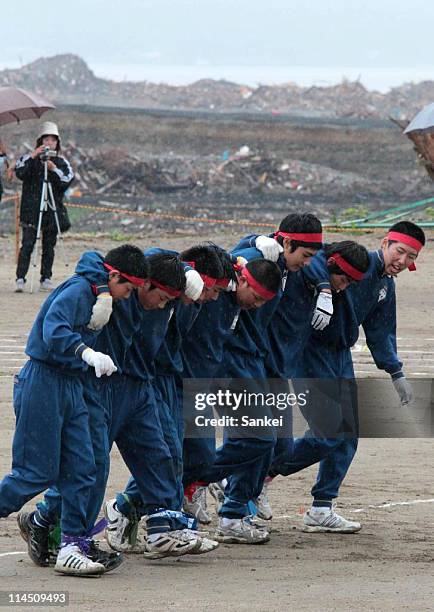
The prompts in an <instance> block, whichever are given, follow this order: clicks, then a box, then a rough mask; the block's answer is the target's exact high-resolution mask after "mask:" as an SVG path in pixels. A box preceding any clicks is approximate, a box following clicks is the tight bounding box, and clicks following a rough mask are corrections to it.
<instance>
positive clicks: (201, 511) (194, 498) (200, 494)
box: [183, 485, 211, 525]
mask: <svg viewBox="0 0 434 612" xmlns="http://www.w3.org/2000/svg"><path fill="white" fill-rule="evenodd" d="M207 488H208V487H205V486H202V485H198V486H196V487H195V490H194V491H193V493H192V494H191V496H190V494H188V495H184V503H183V509H184V512H188V513H189V514H192V515H193V516H194V517H196V518H197V520H198V521H199V523H203V524H204V525H208V523H211V517H210V515H209V513H208V507H207V499H206V492H207Z"/></svg>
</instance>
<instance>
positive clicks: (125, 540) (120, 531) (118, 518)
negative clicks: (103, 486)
mask: <svg viewBox="0 0 434 612" xmlns="http://www.w3.org/2000/svg"><path fill="white" fill-rule="evenodd" d="M104 515H105V518H106V520H107V527H106V530H105V538H106V540H107V543H108V545H109V546H110V548H112V549H113V550H116V551H118V552H125V553H133V554H139V553H143V552H144V551H145V550H146V546H145V541H146V534H145V533H142V532H143V527H141V525H142V523H141V522H140V521H138V520H134V519H130V518H128V517H127V516H125V515H124V514H122V512H119V510H118V509H117V506H116V499H110V500H109V501H108V502H106V503H105V505H104Z"/></svg>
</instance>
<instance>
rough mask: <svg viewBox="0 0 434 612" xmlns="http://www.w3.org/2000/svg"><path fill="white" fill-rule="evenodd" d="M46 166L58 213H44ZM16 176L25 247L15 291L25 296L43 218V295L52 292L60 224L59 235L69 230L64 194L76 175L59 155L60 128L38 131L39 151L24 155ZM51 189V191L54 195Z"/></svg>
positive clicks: (49, 209) (49, 125) (44, 127)
mask: <svg viewBox="0 0 434 612" xmlns="http://www.w3.org/2000/svg"><path fill="white" fill-rule="evenodd" d="M44 163H46V164H47V169H48V181H49V186H50V185H51V190H52V194H53V199H54V204H55V209H56V210H53V208H52V207H51V206H48V207H47V209H46V210H44V211H41V195H42V188H43V183H44ZM15 174H16V176H17V178H18V179H20V180H21V181H22V182H23V189H22V195H21V208H20V225H21V228H22V245H21V249H20V253H19V256H18V265H17V271H16V283H15V291H16V292H17V293H22V292H23V291H24V286H25V282H26V275H27V272H28V269H29V266H30V258H31V255H32V252H33V248H34V246H35V242H36V239H37V237H38V235H37V233H38V223H39V215H40V214H42V220H41V233H42V257H41V278H40V282H41V284H40V289H41V291H51V290H52V289H53V283H52V281H51V276H52V268H53V261H54V247H55V245H56V240H57V234H58V224H57V220H56V211H57V219H58V221H59V226H60V231H66V230H67V229H69V222H68V219H67V216H66V209H65V207H64V205H63V197H64V194H65V191H66V190H67V189H68V187H69V186H70V184H71V182H72V180H73V178H74V173H73V171H72V168H71V165H70V164H69V162H68V161H67V160H66V159H65V158H64V157H63V156H61V155H60V136H59V130H58V128H57V125H56V124H55V123H53V122H52V121H46V122H44V123H43V124H42V127H41V129H40V130H39V134H38V139H37V141H36V147H35V149H34V151H32V152H31V153H27V154H25V155H22V156H21V157H20V159H19V160H18V161H17V163H16V166H15ZM51 190H50V189H49V191H51Z"/></svg>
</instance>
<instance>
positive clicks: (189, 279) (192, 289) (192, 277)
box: [184, 270, 204, 300]
mask: <svg viewBox="0 0 434 612" xmlns="http://www.w3.org/2000/svg"><path fill="white" fill-rule="evenodd" d="M185 280H186V283H185V289H184V293H185V295H186V296H187V297H188V298H190V299H191V300H197V299H199V298H200V294H201V293H202V291H203V285H204V283H203V280H202V278H201V276H200V274H199V272H196V270H187V272H186V273H185Z"/></svg>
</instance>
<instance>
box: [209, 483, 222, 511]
mask: <svg viewBox="0 0 434 612" xmlns="http://www.w3.org/2000/svg"><path fill="white" fill-rule="evenodd" d="M208 490H209V492H210V493H211V495H212V496H213V498H214V501H215V507H216V511H217V514H218V512H219V510H220V508H221V506H222V504H223V502H224V501H225V487H224V484H223V483H222V482H221V480H219V481H218V482H211V483H210V484H209V485H208Z"/></svg>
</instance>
